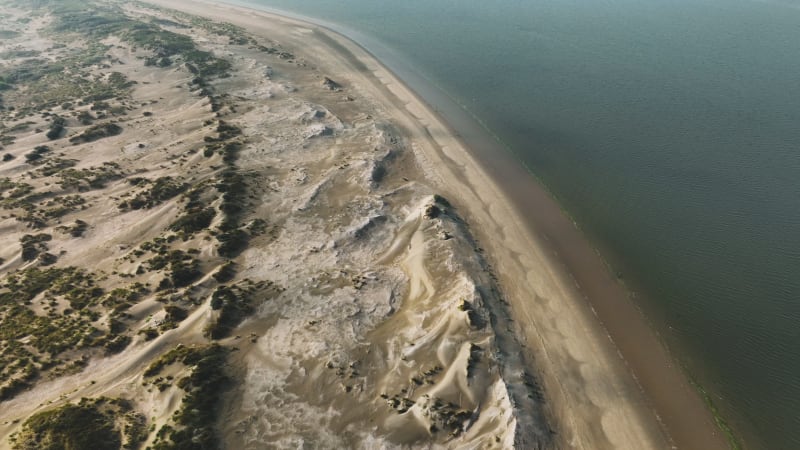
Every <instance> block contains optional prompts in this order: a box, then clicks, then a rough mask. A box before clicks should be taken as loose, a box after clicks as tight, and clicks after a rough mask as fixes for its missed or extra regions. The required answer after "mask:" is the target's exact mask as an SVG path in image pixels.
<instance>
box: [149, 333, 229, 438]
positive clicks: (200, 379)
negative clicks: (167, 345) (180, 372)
mask: <svg viewBox="0 0 800 450" xmlns="http://www.w3.org/2000/svg"><path fill="white" fill-rule="evenodd" d="M228 353H229V350H228V349H227V348H225V347H222V346H220V345H217V344H212V345H209V346H206V347H184V346H178V347H176V348H175V349H173V350H171V351H169V352H167V353H166V354H165V355H164V356H162V357H161V358H159V359H158V360H157V361H155V362H154V363H153V364H152V365H151V366H150V367H149V368H148V369H147V370H146V371H145V376H146V377H154V376H157V375H159V374H160V373H161V371H162V370H163V369H164V368H165V367H167V366H169V365H172V364H176V363H180V364H183V365H185V366H186V367H189V368H190V370H191V373H190V374H189V375H188V376H186V377H183V378H181V379H180V380H178V382H177V386H178V387H179V388H180V389H182V390H183V391H184V392H185V393H186V395H184V397H183V402H182V403H181V406H180V408H179V409H178V410H177V411H176V412H175V414H173V415H172V418H171V421H170V422H171V423H169V424H167V425H164V426H163V427H161V429H159V430H158V433H157V434H156V439H155V442H154V443H153V445H152V447H151V448H152V449H153V450H172V449H188V448H193V449H216V448H218V447H219V444H220V442H219V438H218V436H217V434H216V431H215V429H214V425H215V423H216V421H217V411H219V403H220V400H221V398H222V395H223V393H224V392H225V390H226V389H227V387H228V386H229V384H230V378H229V377H228V376H227V375H226V374H225V366H226V364H227V358H228ZM161 381H163V380H159V379H156V380H153V382H154V383H159V382H161Z"/></svg>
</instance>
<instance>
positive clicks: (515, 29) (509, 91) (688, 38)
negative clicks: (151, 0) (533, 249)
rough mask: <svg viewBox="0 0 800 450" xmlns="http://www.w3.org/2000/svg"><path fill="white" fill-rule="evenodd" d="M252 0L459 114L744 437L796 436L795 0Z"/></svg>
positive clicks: (799, 149) (797, 441) (774, 440)
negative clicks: (444, 99) (566, 225)
mask: <svg viewBox="0 0 800 450" xmlns="http://www.w3.org/2000/svg"><path fill="white" fill-rule="evenodd" d="M252 3H254V4H259V5H264V6H269V7H274V8H280V9H284V10H288V11H293V12H296V13H298V14H303V15H306V16H309V17H313V18H318V19H323V20H326V21H329V22H332V23H337V24H341V25H343V26H345V27H347V28H348V29H349V30H350V31H351V32H349V33H347V34H349V35H351V36H352V35H353V34H355V36H353V37H355V38H356V40H359V41H360V42H362V43H363V44H366V46H367V48H368V49H369V50H371V51H373V52H374V53H376V54H377V56H379V57H380V58H382V59H385V58H390V59H392V60H393V61H394V63H393V65H392V68H393V69H395V70H398V68H399V70H400V71H401V72H402V71H403V70H406V71H407V73H405V74H404V73H400V75H401V76H403V77H404V78H407V77H409V76H411V77H422V78H425V79H427V82H428V83H429V84H432V85H434V86H437V87H439V88H440V89H442V90H443V91H444V92H446V94H447V95H448V96H450V97H451V98H452V99H453V100H455V101H456V102H457V103H459V104H461V105H462V106H463V107H465V108H466V109H467V110H469V111H470V112H471V113H472V114H474V115H475V116H476V117H477V118H478V119H479V120H480V121H481V122H482V123H484V124H486V126H487V127H488V128H489V129H490V130H491V131H492V132H493V133H494V134H496V135H497V136H498V137H499V138H500V139H501V140H502V141H503V142H504V143H505V144H506V145H507V146H508V147H509V148H510V149H511V151H513V152H514V154H515V155H516V156H517V157H519V158H520V159H521V160H522V161H523V162H524V163H525V164H526V165H527V166H528V167H529V168H530V170H531V171H532V172H533V173H535V175H536V176H538V177H539V178H540V179H541V180H542V181H543V182H544V183H545V184H546V185H547V187H548V188H549V189H550V190H551V191H552V192H553V193H554V195H555V196H556V197H557V198H558V199H559V201H560V202H561V203H562V204H563V205H564V207H565V209H566V210H567V211H568V212H569V213H570V214H571V215H572V216H573V217H574V218H575V219H576V220H577V221H578V223H579V224H580V225H581V227H582V228H583V229H584V230H585V231H586V233H587V234H589V235H590V237H592V238H593V240H594V241H595V242H597V245H598V247H600V248H601V249H602V250H603V253H604V254H605V255H607V257H608V259H609V260H610V261H611V262H612V263H613V264H614V265H615V267H616V268H617V269H615V270H619V272H620V276H622V277H623V278H624V279H625V280H626V281H627V282H629V283H630V284H632V285H635V286H638V287H639V288H640V289H641V290H642V291H644V292H645V293H646V294H647V296H646V298H648V299H650V300H649V301H647V304H643V305H642V307H643V308H644V309H645V310H646V311H647V312H648V313H649V315H650V317H652V318H653V321H654V322H655V323H656V325H657V327H658V328H660V329H661V330H662V333H663V335H664V336H665V338H666V339H667V340H668V341H670V343H671V344H672V345H673V346H674V348H676V349H681V350H680V352H679V356H680V357H681V359H682V360H683V361H684V363H685V364H686V365H687V366H688V367H689V368H690V371H691V372H692V373H693V374H694V375H695V376H696V377H697V378H698V379H699V380H700V381H701V382H702V384H704V385H705V386H707V387H708V388H709V390H710V391H711V392H712V393H713V394H714V401H715V404H717V405H718V406H719V407H720V408H721V409H722V411H723V413H724V415H725V416H726V418H727V419H728V420H729V421H730V422H731V423H732V424H733V426H734V428H735V429H736V430H737V432H738V434H739V435H740V436H742V437H743V438H744V439H745V441H746V444H748V446H749V447H769V448H800V415H798V414H797V410H798V407H800V383H798V381H797V374H798V373H800V326H798V322H800V126H798V124H800V101H798V100H800V78H798V74H800V44H798V42H800V2H791V1H785V2H760V1H735V0H728V1H721V0H692V1H687V0H673V1H661V0H607V1H598V2H586V1H578V0H539V1H536V2H523V1H519V0H494V1H483V2H477V1H465V0H437V1H435V2H429V1H423V0H406V1H403V2H391V3H389V2H375V1H371V0H346V1H341V0H337V1H334V0H253V1H252ZM415 87H416V86H415ZM426 98H427V96H426ZM432 103H433V104H434V105H436V101H432Z"/></svg>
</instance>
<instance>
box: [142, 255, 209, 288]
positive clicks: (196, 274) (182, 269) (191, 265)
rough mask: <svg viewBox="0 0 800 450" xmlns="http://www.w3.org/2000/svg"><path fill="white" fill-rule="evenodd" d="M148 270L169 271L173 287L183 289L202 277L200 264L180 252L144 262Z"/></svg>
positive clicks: (155, 257)
mask: <svg viewBox="0 0 800 450" xmlns="http://www.w3.org/2000/svg"><path fill="white" fill-rule="evenodd" d="M145 265H146V267H147V269H148V270H162V269H168V270H169V280H170V282H171V284H172V286H174V287H185V286H188V285H190V284H192V282H194V281H195V280H197V279H198V278H200V277H201V276H202V275H203V272H202V271H200V262H199V261H198V260H197V259H195V258H194V257H193V256H192V255H190V254H188V253H186V252H184V251H182V250H172V251H170V252H169V253H168V254H166V255H156V256H154V257H152V258H150V259H149V260H147V261H145Z"/></svg>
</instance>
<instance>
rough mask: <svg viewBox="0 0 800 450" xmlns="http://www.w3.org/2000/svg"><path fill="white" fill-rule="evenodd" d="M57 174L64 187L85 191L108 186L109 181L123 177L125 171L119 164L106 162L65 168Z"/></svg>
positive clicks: (60, 183)
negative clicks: (83, 167)
mask: <svg viewBox="0 0 800 450" xmlns="http://www.w3.org/2000/svg"><path fill="white" fill-rule="evenodd" d="M53 169H55V168H53ZM51 171H52V170H51ZM56 175H57V176H58V178H59V181H58V184H59V185H60V186H61V187H62V188H63V189H65V190H69V189H76V190H78V191H79V192H85V191H89V190H92V189H102V188H104V187H106V184H107V183H109V182H111V181H114V180H118V179H120V178H122V177H123V176H124V173H123V172H122V168H121V167H120V165H119V164H117V163H113V162H106V163H103V164H102V165H100V166H93V167H89V168H86V169H72V168H64V169H62V170H60V171H58V172H57V173H56Z"/></svg>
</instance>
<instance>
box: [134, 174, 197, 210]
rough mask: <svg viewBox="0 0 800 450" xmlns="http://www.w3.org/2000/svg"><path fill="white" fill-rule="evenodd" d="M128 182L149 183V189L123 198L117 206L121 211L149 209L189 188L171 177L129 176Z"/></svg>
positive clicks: (135, 183)
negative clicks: (127, 198)
mask: <svg viewBox="0 0 800 450" xmlns="http://www.w3.org/2000/svg"><path fill="white" fill-rule="evenodd" d="M129 182H130V183H132V184H134V185H135V186H143V185H150V187H149V189H146V190H144V191H143V192H140V193H139V194H137V195H136V196H135V197H134V198H132V199H130V200H124V201H122V202H121V203H120V205H119V208H120V209H122V210H123V211H127V210H131V209H149V208H152V207H154V206H158V205H160V204H161V203H163V202H165V201H167V200H169V199H171V198H173V197H175V196H177V195H178V194H180V193H182V192H184V191H186V189H188V188H189V185H188V184H187V183H183V182H181V181H178V180H176V179H175V178H173V177H160V178H157V179H155V180H154V181H151V180H148V179H147V178H131V179H130V180H129Z"/></svg>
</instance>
